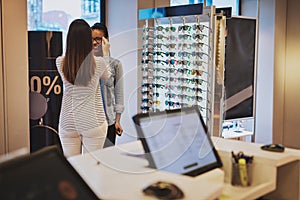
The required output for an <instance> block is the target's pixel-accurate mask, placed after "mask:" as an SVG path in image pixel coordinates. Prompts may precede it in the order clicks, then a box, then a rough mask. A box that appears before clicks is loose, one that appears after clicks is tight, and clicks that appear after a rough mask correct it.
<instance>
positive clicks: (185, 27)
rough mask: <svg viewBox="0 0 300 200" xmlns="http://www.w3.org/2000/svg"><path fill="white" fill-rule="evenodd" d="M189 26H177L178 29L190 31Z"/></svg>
mask: <svg viewBox="0 0 300 200" xmlns="http://www.w3.org/2000/svg"><path fill="white" fill-rule="evenodd" d="M191 28H192V27H191V26H189V25H181V26H178V31H190V30H191Z"/></svg>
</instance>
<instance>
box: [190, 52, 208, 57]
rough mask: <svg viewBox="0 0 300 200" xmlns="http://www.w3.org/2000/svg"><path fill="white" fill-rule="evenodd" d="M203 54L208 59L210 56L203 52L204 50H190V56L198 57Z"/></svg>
mask: <svg viewBox="0 0 300 200" xmlns="http://www.w3.org/2000/svg"><path fill="white" fill-rule="evenodd" d="M203 55H205V56H207V57H208V58H209V59H210V56H209V55H208V54H207V53H204V52H199V51H198V52H195V51H194V52H192V56H196V57H199V58H201V59H202V58H203Z"/></svg>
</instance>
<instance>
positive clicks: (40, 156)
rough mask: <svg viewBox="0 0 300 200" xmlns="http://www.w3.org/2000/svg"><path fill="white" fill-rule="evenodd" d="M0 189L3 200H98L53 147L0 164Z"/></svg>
mask: <svg viewBox="0 0 300 200" xmlns="http://www.w3.org/2000/svg"><path fill="white" fill-rule="evenodd" d="M0 187H1V190H0V197H1V199H6V200H17V199H24V200H27V199H28V200H29V199H30V200H41V199H43V200H52V199H61V200H63V199H66V200H71V199H72V200H77V199H78V200H79V199H87V200H96V199H99V198H98V197H97V196H96V195H95V194H94V192H93V191H92V190H91V189H90V188H89V186H88V185H87V184H86V183H85V182H84V180H83V179H82V178H81V177H80V175H79V174H78V173H77V172H76V171H75V169H74V168H73V167H72V166H71V164H69V162H68V161H67V160H66V159H65V157H64V156H63V154H62V153H61V152H60V151H59V150H58V149H57V147H56V146H49V147H46V148H44V149H42V150H40V151H36V152H35V153H33V154H28V155H25V156H22V157H17V158H15V159H13V160H10V161H7V162H4V163H1V164H0Z"/></svg>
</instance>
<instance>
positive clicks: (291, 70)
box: [278, 0, 300, 149]
mask: <svg viewBox="0 0 300 200" xmlns="http://www.w3.org/2000/svg"><path fill="white" fill-rule="evenodd" d="M299 10H300V1H299V0H289V1H288V7H287V20H286V22H287V29H286V30H287V32H286V34H287V40H286V71H285V74H286V75H285V95H284V97H285V101H284V119H283V120H284V127H283V128H284V135H283V143H284V144H285V145H286V146H288V147H292V148H298V149H300V142H299V141H300V131H299V119H300V117H299V113H300V106H299V100H300V93H299V91H300V79H299V74H300V64H299V55H300V48H299V46H300V37H299V35H300V26H299V22H298V21H299V17H300V13H299ZM281 28H282V27H278V29H281Z"/></svg>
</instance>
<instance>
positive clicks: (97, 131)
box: [59, 121, 107, 157]
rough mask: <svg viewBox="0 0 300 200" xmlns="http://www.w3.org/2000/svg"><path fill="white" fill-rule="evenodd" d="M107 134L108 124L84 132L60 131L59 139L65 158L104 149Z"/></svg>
mask: <svg viewBox="0 0 300 200" xmlns="http://www.w3.org/2000/svg"><path fill="white" fill-rule="evenodd" d="M106 132H107V122H106V121H105V122H103V123H102V125H101V126H99V127H96V128H92V129H89V130H86V131H82V132H67V131H64V130H62V129H59V138H60V141H61V144H62V148H63V152H64V155H65V157H70V156H75V155H78V154H82V153H88V152H92V151H96V150H99V149H102V148H103V146H104V141H105V138H106Z"/></svg>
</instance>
